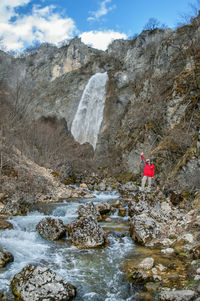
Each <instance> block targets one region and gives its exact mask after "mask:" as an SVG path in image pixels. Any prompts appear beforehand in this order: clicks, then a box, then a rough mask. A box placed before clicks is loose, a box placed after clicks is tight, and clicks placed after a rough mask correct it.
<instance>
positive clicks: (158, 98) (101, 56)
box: [1, 16, 200, 189]
mask: <svg viewBox="0 0 200 301" xmlns="http://www.w3.org/2000/svg"><path fill="white" fill-rule="evenodd" d="M199 53H200V16H198V17H197V18H196V19H194V20H192V23H191V25H186V26H183V27H180V28H178V29H177V30H176V31H172V30H170V29H167V30H165V31H163V30H160V29H155V30H153V31H143V32H142V33H141V34H140V35H139V36H137V37H136V38H135V39H134V40H127V41H124V40H116V41H114V42H113V43H112V44H111V45H110V46H109V48H108V50H107V51H105V52H103V51H99V50H96V49H92V48H90V47H87V46H86V45H84V44H83V43H82V42H81V41H80V39H77V38H76V39H74V40H72V41H71V42H70V44H69V45H67V46H64V47H62V48H59V49H58V48H56V47H52V46H47V45H46V46H43V47H41V48H40V49H38V50H37V52H35V53H34V54H31V55H28V56H25V57H23V58H17V59H13V58H12V59H11V58H9V59H8V58H7V59H6V60H7V66H9V70H10V72H9V76H8V80H9V81H8V87H9V88H10V89H11V87H12V88H13V87H14V85H15V86H16V82H18V83H19V82H21V83H23V87H24V88H25V92H26V93H25V95H26V97H25V98H23V101H24V102H27V103H28V110H29V114H30V116H31V118H32V119H34V120H38V119H40V118H41V117H49V116H54V117H56V118H57V119H64V120H65V121H66V123H67V128H68V130H69V132H70V128H71V124H72V121H73V118H74V115H75V113H76V111H77V107H78V104H79V102H80V99H81V96H82V93H83V91H84V88H85V86H86V84H87V82H88V80H89V79H90V77H91V76H92V75H93V74H95V73H96V72H105V71H107V72H108V77H109V80H108V82H107V88H106V91H107V92H106V102H105V108H104V118H103V122H102V125H101V130H100V133H99V138H98V142H97V147H96V150H95V152H94V154H93V159H92V160H93V165H94V166H95V167H98V168H99V169H98V170H100V171H102V170H103V171H104V174H108V175H110V174H111V175H115V176H119V175H121V177H122V178H123V177H124V179H125V178H126V176H128V177H129V178H130V176H131V177H132V178H133V179H135V180H138V179H139V176H140V174H141V169H142V166H141V163H140V152H141V151H143V152H144V153H145V156H148V157H152V158H153V160H154V164H155V166H156V171H157V173H156V174H157V175H156V182H157V184H160V185H168V184H169V185H172V183H173V185H178V186H179V187H180V188H181V189H183V188H186V187H190V188H191V187H196V186H199V185H200V183H199V177H198V171H199V167H200V157H199V145H200V137H199V126H200V115H199V99H200V92H199V91H200V55H199ZM3 56H5V54H1V58H2V60H3ZM4 61H5V59H4ZM16 74H17V76H16ZM16 78H17V79H18V81H17V80H16ZM9 88H8V90H7V93H8V94H9V91H10V90H9ZM68 134H69V133H68ZM71 141H73V138H72V140H71ZM72 143H74V141H73V142H72ZM87 147H88V146H87ZM76 148H77V144H76ZM72 152H73V151H72ZM90 159H91V158H90Z"/></svg>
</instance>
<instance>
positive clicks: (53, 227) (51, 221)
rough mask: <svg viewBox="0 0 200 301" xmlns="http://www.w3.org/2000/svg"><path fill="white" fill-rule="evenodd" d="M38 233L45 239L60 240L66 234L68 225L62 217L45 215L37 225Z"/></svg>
mask: <svg viewBox="0 0 200 301" xmlns="http://www.w3.org/2000/svg"><path fill="white" fill-rule="evenodd" d="M36 230H37V231H38V233H39V234H40V235H41V236H42V237H43V238H45V239H48V240H58V239H61V238H63V237H64V236H65V234H66V227H65V226H64V224H63V221H62V220H61V219H55V218H51V217H45V218H44V219H42V220H41V221H40V222H39V223H38V224H37V226H36Z"/></svg>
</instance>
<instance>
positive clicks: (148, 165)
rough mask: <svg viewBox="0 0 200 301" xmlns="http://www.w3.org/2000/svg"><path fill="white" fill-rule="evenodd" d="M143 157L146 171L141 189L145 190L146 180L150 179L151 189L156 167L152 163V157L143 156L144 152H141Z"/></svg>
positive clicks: (149, 187)
mask: <svg viewBox="0 0 200 301" xmlns="http://www.w3.org/2000/svg"><path fill="white" fill-rule="evenodd" d="M141 158H142V161H143V163H144V172H143V178H142V189H141V191H144V188H145V184H146V181H148V190H150V189H151V183H152V178H153V177H154V174H155V167H154V165H153V164H151V161H150V159H145V157H144V156H143V153H141Z"/></svg>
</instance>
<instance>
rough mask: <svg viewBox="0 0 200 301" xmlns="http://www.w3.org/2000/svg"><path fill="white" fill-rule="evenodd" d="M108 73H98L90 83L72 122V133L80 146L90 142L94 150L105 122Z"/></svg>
mask: <svg viewBox="0 0 200 301" xmlns="http://www.w3.org/2000/svg"><path fill="white" fill-rule="evenodd" d="M107 79H108V75H107V72H104V73H96V74H94V75H93V76H92V77H91V78H90V80H89V81H88V83H87V85H86V87H85V90H84V92H83V95H82V97H81V100H80V103H79V106H78V109H77V112H76V114H75V117H74V120H73V122H72V127H71V132H72V135H73V136H74V138H75V139H76V141H78V142H79V143H80V144H83V143H85V142H89V143H90V144H91V145H92V146H93V148H94V150H95V148H96V143H97V139H98V134H99V130H100V126H101V122H102V120H103V111H104V103H105V98H106V82H107Z"/></svg>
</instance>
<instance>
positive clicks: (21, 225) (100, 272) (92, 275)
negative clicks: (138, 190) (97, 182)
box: [0, 192, 137, 301]
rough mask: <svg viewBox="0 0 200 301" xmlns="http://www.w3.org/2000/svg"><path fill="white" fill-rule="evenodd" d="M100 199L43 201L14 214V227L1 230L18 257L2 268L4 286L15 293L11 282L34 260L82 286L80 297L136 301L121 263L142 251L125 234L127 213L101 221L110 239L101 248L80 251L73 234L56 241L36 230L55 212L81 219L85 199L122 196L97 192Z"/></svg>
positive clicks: (0, 239) (3, 243)
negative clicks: (79, 209)
mask: <svg viewBox="0 0 200 301" xmlns="http://www.w3.org/2000/svg"><path fill="white" fill-rule="evenodd" d="M95 196H96V198H95V199H90V200H87V199H85V200H76V201H74V200H71V201H64V202H62V203H56V204H48V205H40V206H39V205H38V207H37V208H36V210H35V211H33V212H31V213H29V214H28V215H27V216H15V217H12V218H10V220H9V221H10V222H11V223H12V224H13V226H14V229H12V230H1V231H0V247H2V248H3V249H4V250H5V251H8V252H11V253H12V254H13V256H14V262H12V263H10V264H8V265H7V266H6V267H5V268H1V272H0V291H3V292H9V286H10V281H11V280H12V278H13V276H14V275H15V274H16V273H18V272H20V271H21V270H22V268H23V267H25V266H26V265H28V264H30V263H32V264H37V265H43V266H46V267H48V268H50V269H52V270H53V271H55V272H56V273H57V274H59V275H60V276H62V277H63V278H64V279H65V280H67V281H68V282H69V283H71V284H73V285H74V286H75V287H76V288H77V296H76V297H75V298H74V299H73V300H74V301H80V300H83V301H87V300H88V301H92V300H94V301H132V300H136V298H135V297H134V291H133V288H132V285H131V283H129V281H128V280H127V279H126V277H125V275H124V273H123V271H122V269H121V264H122V263H123V262H124V261H127V260H129V259H132V258H134V257H136V256H137V251H136V249H135V245H134V242H133V241H132V239H131V238H130V237H129V236H126V235H125V236H123V235H121V236H120V233H123V232H126V231H128V224H127V217H119V216H117V215H116V214H114V215H112V216H111V218H112V222H109V223H107V222H101V223H100V224H101V225H102V227H103V228H104V229H105V230H107V231H108V230H110V232H113V233H115V234H119V235H112V233H111V234H110V235H109V236H108V239H109V241H110V244H109V245H108V246H106V247H105V248H101V249H87V250H80V249H78V248H76V247H74V246H72V245H71V243H70V240H69V238H68V237H66V239H63V240H61V241H56V242H51V241H47V240H45V239H43V238H42V237H41V236H40V235H39V234H38V233H37V232H36V231H35V227H36V225H37V224H38V222H39V221H40V220H41V219H42V218H44V217H46V216H51V217H55V218H60V219H62V221H63V222H64V224H69V223H70V222H71V221H73V220H75V219H76V218H77V207H78V206H79V205H80V203H84V202H88V201H93V203H94V204H95V203H98V202H105V201H106V202H107V201H113V200H114V199H117V198H119V195H118V194H117V193H116V192H109V193H105V192H104V193H100V192H97V193H96V194H95Z"/></svg>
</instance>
